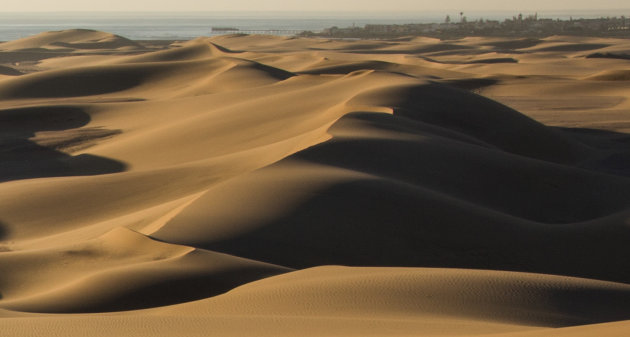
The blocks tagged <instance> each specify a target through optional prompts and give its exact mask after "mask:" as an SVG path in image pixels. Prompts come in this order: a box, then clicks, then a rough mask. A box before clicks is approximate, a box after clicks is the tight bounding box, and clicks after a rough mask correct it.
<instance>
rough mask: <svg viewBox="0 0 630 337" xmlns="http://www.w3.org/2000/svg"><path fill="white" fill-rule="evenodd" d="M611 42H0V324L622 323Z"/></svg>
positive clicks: (410, 330) (182, 327)
mask: <svg viewBox="0 0 630 337" xmlns="http://www.w3.org/2000/svg"><path fill="white" fill-rule="evenodd" d="M628 50H630V45H629V44H628V42H627V41H625V40H615V39H596V38H579V37H563V36H554V37H549V38H545V39H520V40H509V39H500V38H464V39H460V40H450V41H439V40H436V39H429V38H411V37H410V38H400V39H394V40H389V41H343V40H327V39H307V38H293V37H292V38H289V37H273V36H248V35H240V34H239V35H227V36H218V37H214V38H198V39H195V40H191V41H184V42H172V43H170V44H169V43H167V42H161V43H158V42H142V41H130V40H128V39H126V38H124V37H120V36H116V35H113V34H109V33H104V32H97V31H91V30H79V29H77V30H69V31H61V32H49V33H42V34H39V35H36V36H33V37H29V38H26V39H22V40H18V41H11V42H5V43H1V44H0V163H1V164H0V324H1V326H2V329H0V336H41V335H47V336H84V335H94V336H101V335H102V336H111V335H119V336H148V335H151V336H178V335H183V336H202V335H207V334H208V331H211V332H212V333H214V334H216V335H222V336H223V335H226V336H244V335H251V334H252V332H255V334H256V335H257V336H258V335H259V336H282V335H287V336H289V335H291V336H293V335H307V336H330V335H343V336H390V335H391V336H471V335H473V336H506V337H507V336H536V337H538V336H602V335H606V336H625V335H626V334H627V332H628V331H629V329H630V325H629V324H630V323H628V322H630V321H629V320H630V305H629V304H628V303H630V285H629V284H630V269H629V268H628V262H627V260H628V259H627V257H628V256H629V254H630V248H629V247H630V245H629V244H628V239H627V238H628V234H629V227H628V223H629V219H630V208H629V207H628V205H630V178H629V177H630V149H629V147H628V146H629V144H630V138H629V137H628V135H627V133H626V132H628V131H629V130H630V118H628V112H629V111H630V110H629V109H630V104H629V103H628V97H629V96H628V93H629V92H630V91H629V90H628V89H629V88H630V87H629V85H630V84H629V83H630V82H628V81H627V78H626V77H628V76H627V72H628V63H627V60H625V59H624V58H623V57H608V56H606V57H594V56H593V55H604V56H605V55H625V53H627V52H628ZM344 266H345V267H344Z"/></svg>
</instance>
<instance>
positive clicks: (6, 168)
mask: <svg viewBox="0 0 630 337" xmlns="http://www.w3.org/2000/svg"><path fill="white" fill-rule="evenodd" d="M89 121H90V116H89V114H87V113H86V112H85V111H84V110H83V109H81V108H79V107H75V106H42V107H27V108H17V109H5V110H0V182H3V181H11V180H19V179H30V178H42V177H58V176H78V175H97V174H105V173H114V172H121V171H123V170H125V167H126V166H125V164H124V163H121V162H119V161H115V160H112V159H108V158H103V157H99V156H93V155H89V154H81V155H78V156H72V155H69V154H67V153H64V152H62V151H59V150H58V149H56V148H55V147H48V146H42V145H39V144H37V143H35V142H33V141H32V140H31V138H32V137H34V136H35V133H36V132H39V131H63V130H68V129H76V128H80V127H82V126H84V125H86V124H88V123H89ZM112 133H116V131H113V130H109V134H112ZM98 134H99V135H102V134H103V133H102V132H101V133H98ZM92 136H94V133H93V135H92ZM60 137H61V139H62V140H61V141H60V142H61V143H59V142H58V143H57V144H56V145H57V146H62V145H63V143H64V142H65V143H73V142H74V143H77V142H85V141H89V140H90V139H89V138H90V135H86V134H85V133H77V134H75V135H74V136H60ZM64 137H66V139H63V138H64ZM73 137H74V138H73ZM81 137H83V138H81ZM86 138H87V139H86Z"/></svg>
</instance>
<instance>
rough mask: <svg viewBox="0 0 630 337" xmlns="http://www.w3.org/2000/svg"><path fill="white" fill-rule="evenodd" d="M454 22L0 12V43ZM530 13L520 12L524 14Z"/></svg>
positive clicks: (373, 16) (410, 16)
mask: <svg viewBox="0 0 630 337" xmlns="http://www.w3.org/2000/svg"><path fill="white" fill-rule="evenodd" d="M447 14H448V15H450V17H451V18H452V19H453V20H454V21H456V20H458V19H459V17H460V15H459V13H457V12H448V11H444V12H419V13H407V12H406V13H394V12H392V13H336V12H315V13H312V12H311V13H298V12H276V13H274V12H213V13H203V12H202V13H158V12H152V13H139V12H124V13H122V12H121V13H114V12H110V13H103V12H99V13H81V12H67V13H61V12H59V13H43V12H40V13H1V12H0V41H10V40H15V39H19V38H23V37H28V36H31V35H35V34H38V33H41V32H44V31H55V30H63V29H72V28H86V29H96V30H101V31H106V32H110V33H114V34H118V35H122V36H124V37H127V38H130V39H134V40H159V39H192V38H195V37H199V36H212V35H217V34H221V33H219V32H216V31H214V32H213V31H212V27H233V28H238V29H239V30H242V31H271V30H273V32H269V33H271V34H277V35H292V34H293V32H294V31H303V30H309V31H313V32H318V31H321V30H323V29H325V28H329V27H332V26H337V27H351V26H353V25H356V26H359V27H362V26H364V25H366V24H405V23H431V22H442V21H443V20H444V18H445V17H446V15H447ZM529 14H534V13H523V15H529ZM464 15H465V16H466V17H467V18H468V20H476V19H479V18H484V19H493V20H503V19H505V18H508V17H512V16H513V15H518V13H507V12H469V13H464ZM621 15H626V16H630V10H622V11H613V10H607V11H589V12H585V11H582V12H579V11H565V12H539V13H538V16H539V17H541V18H542V17H547V18H554V19H555V18H560V19H568V18H569V17H574V18H578V17H585V18H594V17H602V16H621Z"/></svg>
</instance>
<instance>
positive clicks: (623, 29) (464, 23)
mask: <svg viewBox="0 0 630 337" xmlns="http://www.w3.org/2000/svg"><path fill="white" fill-rule="evenodd" d="M302 35H305V36H321V37H335V38H393V37H400V36H410V35H411V36H429V37H437V38H456V37H463V36H513V37H545V36H550V35H581V36H602V37H630V19H629V18H626V17H625V16H621V17H612V18H611V17H607V18H598V19H582V18H580V19H572V18H571V19H570V20H559V19H555V20H554V19H541V18H539V17H538V15H529V16H527V17H524V16H523V15H522V14H519V15H518V16H514V17H512V18H511V19H505V20H504V21H496V20H483V19H479V20H475V21H468V20H467V19H466V17H465V16H463V13H462V15H460V18H459V21H458V22H453V20H451V18H450V17H449V16H447V17H446V19H445V20H444V22H443V23H424V24H423V23H417V24H413V23H412V24H403V25H365V26H364V27H348V28H339V27H331V28H327V29H325V30H323V31H322V32H320V33H313V32H303V33H302Z"/></svg>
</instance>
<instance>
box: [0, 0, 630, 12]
mask: <svg viewBox="0 0 630 337" xmlns="http://www.w3.org/2000/svg"><path fill="white" fill-rule="evenodd" d="M629 8H630V2H629V1H628V0H600V1H596V2H595V1H590V0H528V1H509V0H477V1H470V0H440V1H436V0H388V1H375V0H345V1H339V0H317V1H299V0H266V1H257V0H256V1H255V0H213V1H206V0H177V1H173V0H168V1H166V0H109V1H103V0H99V1H93V0H92V1H86V0H56V1H50V0H22V1H11V2H8V3H4V4H2V7H0V12H48V11H51V12H52V11H158V12H162V11H165V12H169V11H177V12H181V11H304V12H309V11H328V12H330V11H343V12H382V11H388V12H389V11H391V12H407V11H414V12H421V11H444V12H449V11H456V10H457V11H459V10H461V11H467V10H468V11H514V12H519V11H528V12H532V11H562V10H567V11H569V10H612V9H629ZM622 14H623V13H622ZM620 15H621V14H620Z"/></svg>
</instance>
